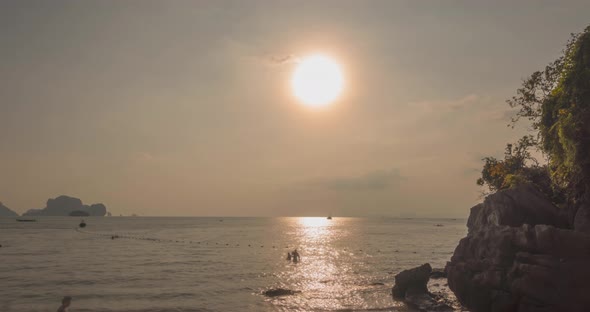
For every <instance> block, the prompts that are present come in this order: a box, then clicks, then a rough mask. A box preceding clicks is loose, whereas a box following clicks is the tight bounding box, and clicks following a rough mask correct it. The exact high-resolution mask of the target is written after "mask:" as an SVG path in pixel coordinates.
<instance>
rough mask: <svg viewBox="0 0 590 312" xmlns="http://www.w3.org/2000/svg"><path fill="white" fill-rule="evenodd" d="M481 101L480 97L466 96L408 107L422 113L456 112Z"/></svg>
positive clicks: (413, 104)
mask: <svg viewBox="0 0 590 312" xmlns="http://www.w3.org/2000/svg"><path fill="white" fill-rule="evenodd" d="M479 100H481V97H480V96H478V95H477V94H468V95H465V96H464V97H462V98H460V99H457V100H445V101H420V102H412V103H409V107H411V108H418V109H420V110H421V111H423V112H426V113H431V112H440V111H445V112H448V111H456V110H460V109H465V108H467V107H469V106H473V105H474V104H475V103H477V102H478V101H479Z"/></svg>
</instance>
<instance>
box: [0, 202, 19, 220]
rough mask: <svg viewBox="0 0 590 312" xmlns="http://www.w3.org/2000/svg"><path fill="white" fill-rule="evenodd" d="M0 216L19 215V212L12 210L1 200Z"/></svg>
mask: <svg viewBox="0 0 590 312" xmlns="http://www.w3.org/2000/svg"><path fill="white" fill-rule="evenodd" d="M0 217H18V213H16V212H14V211H12V210H10V209H9V208H8V207H6V206H4V204H2V202H0Z"/></svg>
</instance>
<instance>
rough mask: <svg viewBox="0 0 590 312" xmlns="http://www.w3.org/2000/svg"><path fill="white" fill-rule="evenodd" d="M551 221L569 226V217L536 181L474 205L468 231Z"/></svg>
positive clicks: (559, 225) (550, 223)
mask: <svg viewBox="0 0 590 312" xmlns="http://www.w3.org/2000/svg"><path fill="white" fill-rule="evenodd" d="M522 224H529V225H536V224H548V225H554V226H556V227H560V228H561V227H567V226H568V220H567V217H566V216H565V215H563V214H562V213H561V212H560V210H559V208H557V207H556V206H555V205H553V203H551V201H549V200H548V199H547V198H546V197H545V196H544V195H543V194H542V193H541V192H540V191H539V190H538V189H537V188H536V187H535V186H534V185H532V184H523V185H520V186H517V187H515V188H511V189H506V190H502V191H499V192H497V193H495V194H492V195H490V196H488V197H486V198H485V200H484V202H483V203H481V204H478V205H476V206H474V207H473V208H471V213H470V214H469V219H468V220H467V228H468V231H469V232H471V231H472V230H473V229H478V230H481V229H483V228H486V227H489V226H499V225H508V226H520V225H522Z"/></svg>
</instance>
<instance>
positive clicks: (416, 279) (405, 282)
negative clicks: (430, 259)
mask: <svg viewBox="0 0 590 312" xmlns="http://www.w3.org/2000/svg"><path fill="white" fill-rule="evenodd" d="M430 272H432V268H431V267H430V264H428V263H425V264H423V265H421V266H419V267H416V268H413V269H409V270H405V271H401V272H400V273H398V274H397V275H396V276H395V285H394V286H393V288H392V289H391V294H392V295H393V297H394V298H404V297H405V296H406V291H408V289H414V290H415V291H418V292H423V293H428V287H427V284H428V280H429V279H430Z"/></svg>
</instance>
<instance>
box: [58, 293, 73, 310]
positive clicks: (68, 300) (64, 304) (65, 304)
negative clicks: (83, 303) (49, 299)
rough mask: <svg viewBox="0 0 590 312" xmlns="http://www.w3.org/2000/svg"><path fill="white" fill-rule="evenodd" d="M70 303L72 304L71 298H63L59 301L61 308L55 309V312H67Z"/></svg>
mask: <svg viewBox="0 0 590 312" xmlns="http://www.w3.org/2000/svg"><path fill="white" fill-rule="evenodd" d="M71 303H72V297H70V296H65V297H64V298H63V299H62V300H61V306H60V307H59V308H58V309H57V312H68V308H69V306H70V304H71Z"/></svg>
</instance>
